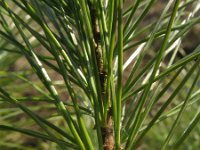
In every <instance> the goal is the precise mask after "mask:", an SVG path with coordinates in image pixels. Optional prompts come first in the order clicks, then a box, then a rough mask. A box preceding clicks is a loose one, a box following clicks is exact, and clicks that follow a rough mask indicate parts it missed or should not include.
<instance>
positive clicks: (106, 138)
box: [89, 3, 114, 150]
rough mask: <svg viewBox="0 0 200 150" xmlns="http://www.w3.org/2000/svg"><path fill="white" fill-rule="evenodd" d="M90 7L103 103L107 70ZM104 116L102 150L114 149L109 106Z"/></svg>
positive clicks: (93, 7) (96, 21)
mask: <svg viewBox="0 0 200 150" xmlns="http://www.w3.org/2000/svg"><path fill="white" fill-rule="evenodd" d="M89 9H90V16H91V23H92V31H93V36H94V42H95V53H96V60H97V65H98V71H99V77H100V81H101V94H102V101H103V104H105V97H106V96H105V89H106V87H105V85H106V78H107V72H106V71H105V69H104V67H103V66H104V65H103V56H102V55H103V51H102V47H101V35H100V28H99V23H98V17H97V15H98V13H97V10H96V8H95V5H94V4H92V3H89ZM107 111H108V113H107V118H106V125H105V126H103V127H101V132H102V139H103V144H104V147H103V149H104V150H114V137H113V118H112V108H111V107H110V106H109V108H108V110H107Z"/></svg>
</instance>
